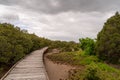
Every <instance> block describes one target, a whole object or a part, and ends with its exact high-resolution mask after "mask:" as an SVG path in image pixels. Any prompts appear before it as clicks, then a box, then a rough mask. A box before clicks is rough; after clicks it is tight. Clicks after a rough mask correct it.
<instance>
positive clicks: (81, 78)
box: [68, 62, 120, 80]
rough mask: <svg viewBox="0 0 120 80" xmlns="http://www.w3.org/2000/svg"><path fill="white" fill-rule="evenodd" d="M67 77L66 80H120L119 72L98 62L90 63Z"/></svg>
mask: <svg viewBox="0 0 120 80" xmlns="http://www.w3.org/2000/svg"><path fill="white" fill-rule="evenodd" d="M69 75H70V76H69V79H68V80H120V70H118V69H115V68H113V67H110V66H108V65H107V64H104V63H99V62H98V63H95V62H92V63H91V64H89V65H86V67H85V68H83V69H77V70H74V72H73V73H69Z"/></svg>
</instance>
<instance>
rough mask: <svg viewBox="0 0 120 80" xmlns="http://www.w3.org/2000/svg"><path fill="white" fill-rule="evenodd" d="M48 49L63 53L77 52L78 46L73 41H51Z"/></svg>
mask: <svg viewBox="0 0 120 80" xmlns="http://www.w3.org/2000/svg"><path fill="white" fill-rule="evenodd" d="M50 48H58V49H60V50H61V51H63V52H70V51H78V50H79V45H78V43H75V42H73V41H70V42H67V41H52V42H51V46H50Z"/></svg>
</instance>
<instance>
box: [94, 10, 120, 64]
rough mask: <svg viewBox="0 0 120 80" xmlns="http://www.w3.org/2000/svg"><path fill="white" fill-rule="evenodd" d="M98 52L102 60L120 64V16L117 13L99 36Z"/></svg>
mask: <svg viewBox="0 0 120 80" xmlns="http://www.w3.org/2000/svg"><path fill="white" fill-rule="evenodd" d="M96 52H97V54H98V56H99V58H100V59H103V60H106V61H108V62H111V63H120V14H119V13H118V12H116V14H115V15H114V16H112V17H111V18H109V19H108V20H107V22H106V23H105V24H104V26H103V29H102V30H101V31H100V32H99V33H98V35H97V43H96Z"/></svg>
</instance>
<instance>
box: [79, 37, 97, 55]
mask: <svg viewBox="0 0 120 80" xmlns="http://www.w3.org/2000/svg"><path fill="white" fill-rule="evenodd" d="M79 41H80V48H81V49H82V50H84V51H85V54H87V55H95V52H94V49H95V41H94V40H93V39H90V38H81V39H79Z"/></svg>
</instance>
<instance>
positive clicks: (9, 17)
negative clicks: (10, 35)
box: [0, 13, 19, 23]
mask: <svg viewBox="0 0 120 80" xmlns="http://www.w3.org/2000/svg"><path fill="white" fill-rule="evenodd" d="M17 21H19V16H18V15H17V14H11V13H5V14H3V15H1V16H0V22H9V23H11V22H17Z"/></svg>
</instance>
